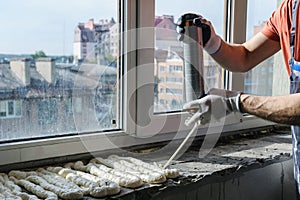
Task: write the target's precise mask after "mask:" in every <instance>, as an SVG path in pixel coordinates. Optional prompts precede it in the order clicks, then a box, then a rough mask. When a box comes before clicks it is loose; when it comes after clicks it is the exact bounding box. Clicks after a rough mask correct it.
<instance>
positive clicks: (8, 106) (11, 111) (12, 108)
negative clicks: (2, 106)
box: [7, 101, 15, 115]
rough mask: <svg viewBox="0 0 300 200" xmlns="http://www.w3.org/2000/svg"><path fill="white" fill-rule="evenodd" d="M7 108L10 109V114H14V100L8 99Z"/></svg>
mask: <svg viewBox="0 0 300 200" xmlns="http://www.w3.org/2000/svg"><path fill="white" fill-rule="evenodd" d="M7 110H8V115H14V114H15V111H14V102H13V101H8V102H7Z"/></svg>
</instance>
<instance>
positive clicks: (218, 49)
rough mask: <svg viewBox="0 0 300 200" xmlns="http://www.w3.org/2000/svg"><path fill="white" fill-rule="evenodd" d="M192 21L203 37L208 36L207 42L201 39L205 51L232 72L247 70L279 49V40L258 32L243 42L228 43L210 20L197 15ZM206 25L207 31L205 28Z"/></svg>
mask: <svg viewBox="0 0 300 200" xmlns="http://www.w3.org/2000/svg"><path fill="white" fill-rule="evenodd" d="M194 23H195V24H196V25H197V26H200V27H202V31H203V35H204V37H206V38H209V39H208V41H207V42H205V41H203V43H204V49H205V50H206V52H207V53H209V54H211V56H212V57H213V58H214V59H215V60H216V61H217V62H218V63H219V64H220V65H221V66H222V67H223V68H225V69H228V70H229V71H232V72H246V71H249V70H250V69H252V68H253V67H255V66H256V65H257V64H258V63H260V62H261V61H263V60H265V59H266V58H268V57H270V56H272V55H273V54H275V53H276V52H277V51H279V50H280V43H279V41H274V40H271V39H269V38H267V37H266V36H265V35H264V34H262V33H260V32H259V33H258V34H256V35H255V36H254V37H252V38H251V39H250V40H248V41H247V42H245V43H243V44H229V43H227V42H225V41H223V40H222V39H221V37H220V36H218V35H217V34H216V33H215V30H214V27H213V25H212V24H211V22H210V21H207V20H206V19H204V18H202V17H199V18H196V19H195V20H194ZM207 26H208V27H209V31H207V30H208V29H207V28H205V27H207ZM207 35H208V36H207Z"/></svg>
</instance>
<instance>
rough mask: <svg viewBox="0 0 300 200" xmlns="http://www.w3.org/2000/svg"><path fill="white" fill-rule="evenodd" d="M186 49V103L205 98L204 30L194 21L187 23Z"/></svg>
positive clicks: (184, 40) (184, 42)
mask: <svg viewBox="0 0 300 200" xmlns="http://www.w3.org/2000/svg"><path fill="white" fill-rule="evenodd" d="M185 25H186V26H185V27H184V28H185V33H184V38H183V40H182V41H183V48H184V51H183V52H184V88H185V102H189V101H192V100H195V99H197V98H200V97H203V96H204V94H205V91H204V81H203V48H202V46H203V45H202V29H201V27H197V26H195V25H194V23H193V22H192V21H187V22H186V23H185Z"/></svg>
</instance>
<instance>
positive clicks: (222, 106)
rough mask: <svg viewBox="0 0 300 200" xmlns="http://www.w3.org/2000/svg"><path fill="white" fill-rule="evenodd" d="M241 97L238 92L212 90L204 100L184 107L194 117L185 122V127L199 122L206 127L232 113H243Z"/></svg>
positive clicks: (195, 101)
mask: <svg viewBox="0 0 300 200" xmlns="http://www.w3.org/2000/svg"><path fill="white" fill-rule="evenodd" d="M240 95H241V92H238V91H229V90H222V89H216V88H213V89H210V90H209V92H208V93H207V95H206V96H204V97H203V98H200V99H197V100H194V101H191V102H188V103H186V104H184V105H183V110H185V111H188V112H190V113H193V115H192V117H190V118H188V119H187V120H186V121H185V125H186V126H190V125H191V124H193V123H198V122H199V123H200V124H201V125H204V124H207V123H209V122H210V121H211V120H217V121H219V120H220V119H222V118H224V117H225V116H227V115H229V114H230V113H233V112H241V111H240Z"/></svg>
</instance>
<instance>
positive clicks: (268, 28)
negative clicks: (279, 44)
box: [261, 11, 280, 41]
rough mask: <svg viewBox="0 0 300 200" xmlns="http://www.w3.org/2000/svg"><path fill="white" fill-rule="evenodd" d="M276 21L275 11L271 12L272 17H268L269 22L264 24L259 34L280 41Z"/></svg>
mask: <svg viewBox="0 0 300 200" xmlns="http://www.w3.org/2000/svg"><path fill="white" fill-rule="evenodd" d="M277 23H278V20H276V11H275V12H273V14H272V16H271V17H270V19H269V21H267V23H266V24H265V26H264V28H263V29H262V30H261V32H262V33H263V34H264V35H265V36H267V37H268V38H269V39H271V40H275V41H280V37H279V33H278V30H277V29H276V27H277Z"/></svg>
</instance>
